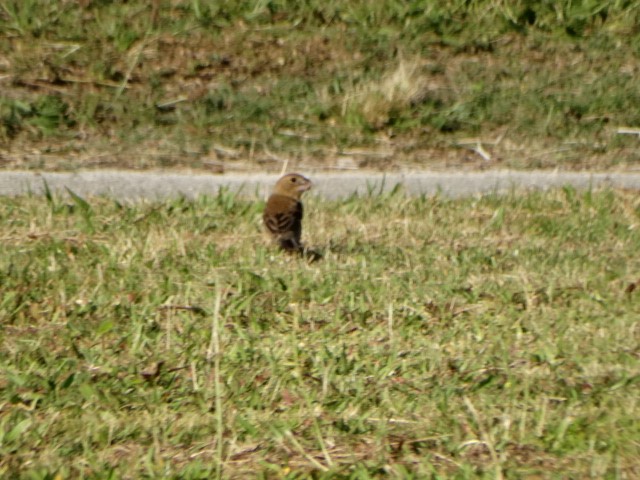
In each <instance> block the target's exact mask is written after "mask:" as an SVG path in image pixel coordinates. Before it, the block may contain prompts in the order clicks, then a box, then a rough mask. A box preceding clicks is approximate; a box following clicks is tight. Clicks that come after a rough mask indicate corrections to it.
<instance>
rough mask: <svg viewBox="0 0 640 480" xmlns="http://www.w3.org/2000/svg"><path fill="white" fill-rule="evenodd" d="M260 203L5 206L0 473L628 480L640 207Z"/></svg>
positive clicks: (538, 202) (559, 196) (634, 446)
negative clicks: (295, 210)
mask: <svg viewBox="0 0 640 480" xmlns="http://www.w3.org/2000/svg"><path fill="white" fill-rule="evenodd" d="M261 206H262V205H261V204H260V203H259V202H254V203H252V202H247V201H244V200H241V199H238V198H235V197H233V196H231V195H229V194H224V193H223V194H221V195H220V196H218V197H215V198H210V197H202V198H200V199H198V200H195V201H193V202H191V201H187V200H171V201H166V202H162V203H137V204H119V203H118V202H115V201H113V200H106V199H80V198H75V199H74V198H72V197H69V198H66V199H61V198H55V197H50V198H49V199H48V200H47V199H44V198H42V199H41V198H17V199H5V200H4V201H3V202H2V205H0V218H1V219H2V222H3V233H2V254H1V255H0V290H1V292H2V295H1V298H2V303H1V304H0V341H1V347H0V367H1V368H0V476H3V477H7V478H30V479H45V478H49V479H50V478H70V477H74V478H77V477H82V478H142V477H150V478H159V477H161V478H211V477H213V476H215V475H216V474H222V475H223V476H224V477H225V478H247V477H248V476H255V477H258V478H311V477H312V478H381V477H385V478H387V477H391V478H443V477H446V478H500V477H499V476H500V475H501V476H502V477H503V478H523V477H527V478H569V477H570V478H586V477H596V478H633V477H637V476H638V475H640V471H639V470H638V464H637V458H638V455H639V454H640V451H639V446H638V442H637V439H638V435H639V434H640V422H639V421H638V408H639V407H638V399H639V398H640V391H639V383H638V380H639V379H640V369H639V360H638V357H639V355H640V351H639V350H638V345H639V344H638V339H639V332H638V315H637V312H638V311H639V308H640V296H639V295H640V293H639V291H638V289H636V286H637V285H638V284H637V283H636V282H638V281H639V280H640V273H639V272H640V268H639V267H640V265H639V263H638V258H640V237H639V234H638V222H639V217H640V205H639V204H638V200H637V195H635V194H631V193H629V194H628V193H624V192H614V191H597V192H595V191H594V192H576V191H574V190H572V189H569V188H567V189H564V190H557V191H553V192H548V193H530V194H522V195H507V196H500V197H491V196H490V197H486V198H483V199H464V200H447V199H443V198H423V199H419V198H418V199H408V198H405V197H404V196H403V195H402V194H401V192H395V193H393V194H390V195H387V196H384V197H372V198H366V197H365V198H352V199H350V200H348V201H342V202H322V201H320V200H318V199H314V198H311V199H309V201H308V202H307V206H308V208H307V212H308V214H307V223H306V225H305V226H306V230H305V233H304V236H305V238H306V239H307V240H308V243H309V244H311V245H313V246H314V247H316V248H318V249H321V250H323V251H324V253H325V258H324V259H323V260H322V261H319V262H316V263H312V264H307V263H306V262H304V261H301V260H299V259H295V258H289V257H286V256H283V255H280V254H278V253H276V252H274V251H273V250H272V249H271V248H270V247H268V246H267V245H266V244H265V243H264V241H263V238H262V236H261V233H260V225H259V220H260V212H261ZM217 469H218V470H217ZM438 476H439V477H438Z"/></svg>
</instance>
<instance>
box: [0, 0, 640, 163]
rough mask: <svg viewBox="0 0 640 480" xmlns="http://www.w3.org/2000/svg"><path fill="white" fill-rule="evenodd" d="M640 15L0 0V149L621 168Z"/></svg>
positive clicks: (82, 156)
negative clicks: (0, 1)
mask: <svg viewBox="0 0 640 480" xmlns="http://www.w3.org/2000/svg"><path fill="white" fill-rule="evenodd" d="M639 23H640V5H639V4H638V3H637V2H631V1H620V0H606V1H595V0H579V1H577V0H562V1H556V2H550V1H544V2H534V1H528V0H521V1H512V2H507V1H486V0H446V1H439V2H424V1H418V0H412V1H399V0H354V1H345V0H308V1H304V2H299V1H291V0H260V1H258V0H252V1H248V0H220V1H210V0H188V1H187V0H153V1H144V0H129V1H126V2H124V1H114V0H79V1H71V0H61V1H55V2H52V1H49V0H5V1H3V2H2V4H1V5H0V91H1V92H2V93H1V95H0V160H1V161H2V165H3V166H4V167H5V168H29V169H39V168H46V169H57V170H73V169H77V168H99V167H105V166H108V167H124V168H136V169H140V168H160V167H163V168H169V167H171V168H184V167H188V168H196V169H205V170H211V171H214V172H220V171H225V170H246V169H249V170H251V169H255V168H260V169H262V170H271V171H279V170H280V168H281V166H282V163H283V162H285V161H288V162H289V164H290V165H295V166H296V167H297V168H300V167H301V166H304V167H305V169H307V170H308V169H309V168H316V169H319V168H334V169H335V168H343V169H344V168H349V169H354V168H361V167H367V168H372V169H379V170H387V169H393V168H401V167H405V166H407V165H408V166H412V167H420V168H445V167H456V168H476V167H479V166H482V167H485V166H487V161H488V162H489V163H488V165H489V166H492V167H510V168H534V167H535V168H545V167H552V168H555V167H559V168H565V169H572V168H580V169H581V168H599V169H605V168H614V167H615V168H628V167H633V166H635V165H637V162H638V160H639V156H638V139H637V135H627V134H621V133H620V132H621V131H631V132H634V131H637V130H638V128H639V127H640V111H639V110H638V108H637V105H638V104H639V103H640V82H638V81H637V78H638V74H639V72H640V56H639V54H640V30H639V29H638V24H639ZM483 157H484V158H483ZM487 159H488V160H487Z"/></svg>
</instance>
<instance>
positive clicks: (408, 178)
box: [0, 170, 640, 200]
mask: <svg viewBox="0 0 640 480" xmlns="http://www.w3.org/2000/svg"><path fill="white" fill-rule="evenodd" d="M309 176H310V178H311V179H312V180H313V182H314V184H315V188H314V192H315V193H316V194H318V195H321V196H323V197H326V198H341V197H345V196H349V195H351V194H353V193H356V192H357V193H359V194H366V193H367V192H368V191H372V192H380V191H387V190H389V189H391V188H393V187H394V186H396V185H397V184H398V183H400V184H402V185H403V186H404V188H405V190H406V191H407V192H408V193H410V194H412V195H420V194H426V195H433V194H435V193H437V192H440V193H441V194H442V195H446V196H451V197H459V196H465V195H474V194H483V193H491V192H505V191H509V190H511V189H513V188H525V189H531V188H535V189H547V188H553V187H561V186H563V185H573V186H575V187H577V188H589V187H591V186H593V187H604V186H611V187H617V188H627V189H635V190H640V173H588V172H556V171H530V172H522V171H511V170H488V171H483V172H424V171H423V172H416V173H387V174H381V173H371V172H349V173H317V174H311V175H309ZM277 177H278V176H277V175H266V174H260V173H256V174H250V175H239V174H225V175H208V174H202V173H198V174H186V173H170V172H128V171H116V170H113V171H109V170H107V171H104V170H99V171H86V172H79V173H33V172H9V171H5V172H2V171H0V195H11V196H13V195H24V194H29V193H31V194H38V195H40V194H42V193H43V192H44V184H45V181H46V183H47V185H48V186H49V188H50V189H51V190H52V191H56V192H64V191H65V187H66V188H69V189H71V190H72V191H74V192H75V193H77V194H78V195H81V196H91V195H107V196H113V197H116V198H118V199H121V200H125V199H129V200H133V199H140V198H148V199H152V200H153V199H160V198H166V197H170V196H180V195H184V196H187V197H193V196H196V195H200V194H215V193H216V192H217V191H218V190H219V189H220V188H221V187H224V188H228V189H230V190H232V191H238V190H240V191H242V192H243V193H245V194H247V195H250V196H254V195H258V196H262V195H265V193H266V192H267V191H268V189H269V188H270V186H271V185H272V184H273V182H274V181H275V179H276V178H277Z"/></svg>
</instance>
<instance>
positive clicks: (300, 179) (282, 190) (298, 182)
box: [273, 173, 313, 199]
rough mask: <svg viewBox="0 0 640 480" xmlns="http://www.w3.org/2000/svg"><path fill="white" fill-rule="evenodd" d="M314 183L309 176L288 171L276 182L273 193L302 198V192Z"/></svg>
mask: <svg viewBox="0 0 640 480" xmlns="http://www.w3.org/2000/svg"><path fill="white" fill-rule="evenodd" d="M312 185H313V183H311V180H309V179H308V178H307V177H304V176H302V175H300V174H299V173H288V174H287V175H285V176H284V177H282V178H280V179H279V180H278V181H277V182H276V186H275V188H274V189H273V193H276V194H279V195H285V196H287V197H293V198H296V199H300V197H301V196H302V194H303V193H304V192H306V191H307V190H309V189H310V188H311V186H312Z"/></svg>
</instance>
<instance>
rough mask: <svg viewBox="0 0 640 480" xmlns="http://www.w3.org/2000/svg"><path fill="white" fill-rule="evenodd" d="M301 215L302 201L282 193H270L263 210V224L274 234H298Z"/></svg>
mask: <svg viewBox="0 0 640 480" xmlns="http://www.w3.org/2000/svg"><path fill="white" fill-rule="evenodd" d="M302 216H303V208H302V203H301V202H299V201H297V200H295V199H293V198H290V197H285V196H283V195H271V197H270V198H269V200H268V201H267V206H266V208H265V211H264V215H263V218H264V224H265V225H266V227H267V229H268V230H269V231H270V232H271V233H273V234H275V235H281V234H284V233H292V234H294V236H299V235H300V233H299V232H300V229H301V223H302Z"/></svg>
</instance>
